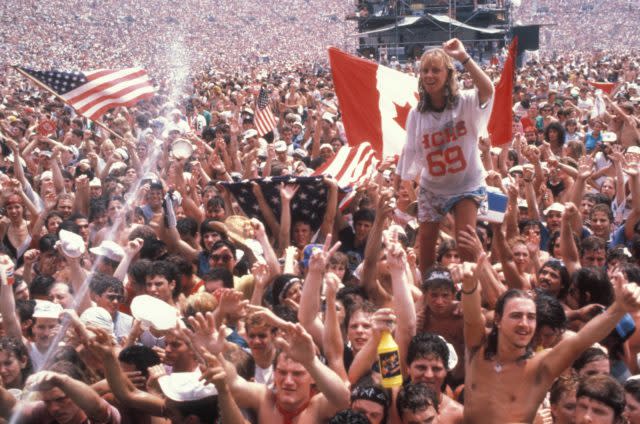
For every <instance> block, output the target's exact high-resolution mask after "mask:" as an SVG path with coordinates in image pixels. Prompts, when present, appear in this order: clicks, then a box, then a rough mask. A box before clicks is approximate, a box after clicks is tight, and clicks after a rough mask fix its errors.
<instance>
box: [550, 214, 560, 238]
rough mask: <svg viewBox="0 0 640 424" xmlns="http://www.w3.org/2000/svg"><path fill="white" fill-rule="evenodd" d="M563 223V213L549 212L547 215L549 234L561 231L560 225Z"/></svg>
mask: <svg viewBox="0 0 640 424" xmlns="http://www.w3.org/2000/svg"><path fill="white" fill-rule="evenodd" d="M561 222H562V213H560V212H556V211H549V213H548V214H547V228H548V229H549V232H551V233H553V232H555V231H560V223H561Z"/></svg>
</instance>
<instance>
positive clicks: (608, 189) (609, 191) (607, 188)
mask: <svg viewBox="0 0 640 424" xmlns="http://www.w3.org/2000/svg"><path fill="white" fill-rule="evenodd" d="M600 193H602V194H604V195H605V196H607V197H608V198H609V199H613V196H615V194H616V186H615V183H614V181H613V179H611V178H607V179H606V180H604V182H603V183H602V185H601V186H600Z"/></svg>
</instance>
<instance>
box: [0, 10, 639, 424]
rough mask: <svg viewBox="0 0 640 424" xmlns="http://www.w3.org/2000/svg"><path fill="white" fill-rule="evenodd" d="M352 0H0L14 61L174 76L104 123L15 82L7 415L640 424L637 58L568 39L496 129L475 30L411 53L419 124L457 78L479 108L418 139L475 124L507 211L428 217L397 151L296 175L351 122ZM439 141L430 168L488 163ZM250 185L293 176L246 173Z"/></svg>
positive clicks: (2, 127)
mask: <svg viewBox="0 0 640 424" xmlns="http://www.w3.org/2000/svg"><path fill="white" fill-rule="evenodd" d="M344 3H347V2H339V1H331V2H319V1H311V0H309V1H305V2H302V1H283V2H271V1H268V2H231V1H224V0H219V1H216V2H213V4H210V3H208V2H191V1H190V2H181V3H178V2H170V3H166V2H145V3H144V4H142V5H140V4H138V5H135V6H134V5H132V4H128V5H127V4H122V3H121V2H111V1H107V2H103V3H97V2H75V3H74V4H72V5H65V7H61V5H60V3H58V2H32V1H29V2H21V3H20V4H19V5H18V3H15V4H14V2H4V3H3V4H2V5H0V8H1V9H0V10H1V11H2V12H1V13H2V18H3V26H2V28H0V31H1V34H2V37H3V38H4V40H5V41H4V43H5V46H10V48H5V49H3V50H2V51H0V55H2V56H0V62H2V63H5V64H15V63H21V64H28V65H31V66H33V67H36V68H41V69H48V68H73V69H90V68H99V67H110V68H117V67H125V66H131V65H140V66H143V67H145V68H146V69H148V71H149V73H150V74H151V75H152V76H153V75H156V76H157V77H156V78H155V80H156V83H157V85H158V93H157V95H156V96H155V97H153V98H152V99H149V100H145V101H143V102H140V103H138V104H136V105H135V106H132V107H129V108H125V107H119V108H116V109H112V110H110V111H109V112H108V113H107V114H105V115H104V117H103V118H102V119H101V123H103V124H104V126H106V128H108V129H109V131H107V130H106V129H105V128H103V127H101V126H99V125H96V123H94V122H91V121H88V120H87V119H85V118H83V117H81V116H78V115H76V114H75V113H74V111H73V109H72V108H70V107H68V106H66V105H65V104H63V103H62V102H61V101H59V100H58V99H56V98H55V97H54V96H51V95H50V93H47V92H44V91H43V90H41V89H40V88H38V87H37V86H36V85H34V84H32V83H30V82H28V81H27V80H26V79H25V78H24V76H22V75H20V74H18V73H17V72H16V71H14V70H11V69H8V70H7V72H5V73H3V74H2V75H0V96H1V102H0V148H1V150H0V171H1V173H0V187H1V193H0V206H2V217H1V218H0V241H1V244H0V252H1V253H0V282H1V284H0V314H1V316H2V326H1V329H2V331H1V335H0V382H1V384H0V416H1V417H2V418H3V419H6V420H12V419H14V420H17V421H14V422H45V423H69V424H76V423H77V424H79V423H120V422H127V423H151V422H160V421H163V422H166V421H167V420H170V421H171V422H174V423H224V424H235V423H242V424H245V423H272V422H273V423H284V424H303V423H324V422H331V423H334V424H339V423H356V424H358V423H370V424H381V423H394V424H395V423H403V424H408V423H431V422H438V423H444V424H446V423H459V422H470V423H471V422H473V423H476V422H477V423H504V422H536V423H558V424H563V423H586V422H603V423H604V422H606V423H622V422H627V423H630V424H638V423H640V377H639V376H638V374H640V365H639V363H638V354H639V353H640V332H638V331H635V329H636V326H637V325H639V324H640V288H638V284H640V176H639V172H640V167H639V164H640V125H639V124H640V113H639V112H640V110H639V108H640V92H639V91H638V90H639V87H638V84H640V75H638V71H637V67H638V58H637V57H636V56H633V55H631V54H627V53H620V52H618V51H617V50H616V51H612V52H600V53H591V50H584V51H587V52H589V53H582V54H580V55H578V54H572V55H569V54H566V49H567V48H568V47H569V46H566V45H560V44H558V50H560V51H564V52H565V53H562V54H560V55H558V56H556V57H554V58H553V59H552V60H551V59H548V60H543V61H539V62H535V61H534V62H529V63H527V64H526V65H525V66H524V67H522V68H521V69H518V70H517V74H516V78H515V87H514V98H513V105H512V106H513V107H512V110H513V113H514V121H513V125H512V126H513V139H512V140H510V141H509V142H508V143H507V144H504V145H502V146H492V140H491V136H490V135H489V136H488V137H486V136H485V135H486V134H484V133H483V131H481V130H482V128H480V127H481V125H480V124H478V122H481V121H482V118H481V115H482V116H485V115H488V109H486V108H485V109H482V108H479V103H481V104H485V103H490V102H491V101H492V100H491V96H492V94H491V92H492V89H491V86H492V83H497V81H498V79H499V77H500V70H499V69H498V68H496V66H495V65H491V66H489V67H487V68H486V69H484V70H481V69H480V68H479V67H478V65H476V64H475V63H474V62H473V60H472V59H471V58H470V57H469V56H468V55H467V54H466V52H465V50H464V48H461V47H459V46H458V48H450V49H448V50H447V53H446V54H445V53H441V54H442V57H445V56H446V55H449V56H450V57H452V58H454V59H455V60H456V68H457V70H454V69H453V68H451V69H450V72H448V73H441V74H438V72H441V71H443V69H442V68H439V67H438V66H440V65H441V64H442V63H449V62H448V61H451V59H447V60H444V59H438V60H441V62H439V61H438V60H436V59H430V60H432V61H428V60H423V61H421V62H417V63H416V64H415V66H414V65H413V64H407V65H403V66H398V67H399V68H400V69H402V70H403V71H405V72H408V73H412V74H414V75H418V76H420V78H421V84H424V86H422V85H421V87H422V88H421V89H420V90H419V91H420V93H421V94H420V96H422V97H421V102H420V104H419V106H418V107H417V109H415V110H414V111H412V112H411V114H412V116H414V115H415V116H419V114H422V115H424V116H426V118H415V117H413V118H412V117H410V118H409V122H410V123H409V124H408V128H414V125H413V124H411V122H413V121H412V120H413V119H425V120H426V119H431V118H430V117H431V115H430V114H435V115H437V116H439V117H444V118H442V119H444V120H446V119H445V118H446V117H447V114H448V113H453V112H446V110H447V108H448V107H449V106H445V107H444V108H443V109H442V110H434V109H431V110H430V109H429V107H428V106H427V107H426V110H427V111H426V112H425V111H423V110H421V108H424V107H425V103H429V101H425V100H424V99H425V97H424V96H425V95H424V92H425V90H426V91H427V92H428V90H432V89H433V88H432V86H434V87H435V86H437V87H436V88H437V89H438V90H440V89H442V90H444V85H438V81H440V82H441V83H442V84H445V83H444V80H445V79H446V84H448V85H447V87H448V90H449V91H448V92H447V93H448V94H447V99H448V100H447V102H450V104H451V107H450V109H451V110H455V108H457V107H459V106H460V105H462V106H460V107H464V108H468V109H469V110H476V109H478V110H477V111H476V112H474V113H477V114H478V115H473V114H472V115H471V117H470V118H468V120H467V121H466V123H465V121H462V125H460V122H457V123H456V124H455V127H452V125H454V124H453V120H452V123H448V122H447V124H446V125H447V126H446V127H445V128H444V129H442V131H439V132H434V133H433V134H431V135H429V134H427V133H424V134H423V133H419V134H418V137H419V140H418V143H419V144H420V145H422V146H424V147H425V148H426V147H433V146H436V147H437V146H438V145H439V144H438V143H440V144H442V143H445V142H444V141H442V140H444V139H447V141H446V143H453V144H455V143H456V142H460V143H461V141H460V140H458V138H457V137H460V138H462V137H463V136H465V135H469V134H473V135H474V137H473V140H472V145H471V151H472V154H473V155H475V154H477V158H478V161H477V164H476V166H477V167H478V168H477V169H476V171H478V172H477V176H478V177H479V178H480V180H481V183H482V185H483V190H484V186H485V185H486V186H487V187H489V189H490V191H493V192H494V193H499V194H502V196H504V198H506V202H507V209H506V213H505V216H504V220H503V221H502V222H487V221H483V220H477V222H476V219H475V215H473V216H471V217H469V216H468V214H466V215H465V214H464V210H462V211H459V209H451V210H452V212H451V213H444V214H442V216H440V217H439V218H441V221H440V224H439V226H436V227H435V228H436V232H435V234H433V235H432V236H431V235H430V236H428V237H425V222H426V223H431V221H432V220H434V219H435V218H434V214H435V213H436V211H435V206H436V205H435V203H436V200H439V198H438V197H437V196H436V197H432V198H431V199H430V201H429V202H424V201H423V199H424V189H425V187H424V180H422V179H421V176H420V171H422V170H421V169H419V170H418V171H419V172H418V174H415V172H410V171H408V169H409V168H411V166H409V165H411V163H412V159H416V161H417V160H419V159H422V158H412V157H410V156H411V155H409V154H408V153H407V151H405V153H404V154H403V156H402V157H401V158H400V161H399V162H397V159H396V158H381V160H380V162H379V164H378V167H377V172H376V173H375V175H374V176H372V177H371V178H370V179H369V180H367V181H365V182H362V183H361V184H359V185H358V186H357V187H354V189H355V190H356V195H355V197H354V198H353V199H352V200H351V202H349V203H348V204H347V205H342V203H341V199H342V196H344V195H345V193H344V187H339V184H338V182H337V181H336V179H334V177H335V176H331V175H324V176H323V177H322V181H323V182H322V188H320V189H318V190H317V191H316V192H315V193H313V194H312V195H308V194H307V193H308V191H305V189H304V188H303V187H301V185H302V184H305V183H306V180H304V181H303V179H302V178H301V177H307V176H310V175H313V174H314V171H315V170H319V169H321V167H322V166H323V165H324V164H326V163H327V162H329V161H331V160H332V159H334V158H335V157H336V155H337V154H338V153H339V152H340V149H343V148H346V146H347V144H348V141H349V140H347V139H346V135H345V129H344V125H343V122H342V117H341V114H340V107H339V104H338V101H337V98H336V95H335V92H334V89H333V83H332V80H331V75H330V73H328V72H326V69H322V66H318V64H319V63H322V62H325V61H326V58H325V57H324V49H325V47H326V45H327V44H340V42H341V40H343V33H344V31H346V30H347V29H348V27H345V26H346V25H347V24H345V23H344V22H343V21H342V19H341V18H339V19H333V18H331V16H332V14H334V13H335V15H337V16H338V17H341V16H342V15H344V14H345V13H346V12H345V10H349V8H352V7H353V4H346V5H345V4H344ZM526 3H527V2H523V5H522V6H521V10H522V11H525V10H526V9H525V8H526V7H527V6H526ZM538 3H539V4H541V3H542V2H538ZM550 3H551V2H550ZM573 3H574V2H569V1H560V2H554V3H553V5H552V6H550V7H551V8H552V9H553V10H552V11H550V12H549V13H551V14H553V13H557V14H558V16H560V14H562V13H565V10H566V11H568V10H569V8H570V6H572V5H573V6H575V5H574V4H573ZM592 3H593V5H594V6H598V5H600V4H601V3H600V2H592ZM619 3H620V4H617V3H616V5H617V7H618V10H620V11H621V12H620V13H626V12H624V11H625V10H626V9H624V8H623V6H625V5H626V4H627V3H626V2H619ZM623 3H624V4H623ZM556 8H557V9H556ZM27 10H29V11H30V12H29V13H26V12H25V11H27ZM325 10H326V11H327V12H326V13H323V12H322V11H325ZM596 12H597V7H594V13H596ZM545 13H546V12H545ZM581 13H582V12H581ZM628 13H635V12H632V11H629V12H628ZM194 16H197V18H193V17H194ZM620 16H622V15H620ZM625 22H626V21H625ZM105 25H107V26H105ZM248 28H250V29H251V30H248ZM256 28H259V30H258V29H256ZM345 28H347V29H345ZM252 31H253V32H252ZM287 31H290V32H291V34H295V37H294V36H291V37H287V36H286V34H287ZM27 33H28V34H30V35H31V36H30V37H25V36H24V34H27ZM582 33H583V34H584V36H585V39H586V37H588V36H589V34H586V31H583V32H582ZM255 34H259V36H256V35H255ZM79 35H82V36H81V37H79ZM567 37H569V36H567ZM612 37H613V36H612ZM43 39H46V40H48V43H42V40H43ZM612 39H613V38H612ZM567 42H568V41H567ZM453 45H455V43H454V44H453ZM593 45H594V44H592V45H591V46H590V48H591V47H592V46H593ZM627 46H628V44H627ZM577 47H580V46H577ZM451 51H453V53H451ZM432 54H440V53H432ZM263 56H269V60H270V65H269V66H260V65H259V62H260V60H262V59H261V58H262V57H263ZM174 58H175V59H176V60H175V61H173V60H172V59H174ZM434 63H435V65H434ZM445 74H446V75H447V76H446V77H445V76H444V75H445ZM434 75H435V76H434ZM438 75H440V76H438ZM180 76H182V79H181V78H179V77H180ZM485 77H486V79H484V78H485ZM433 81H435V82H433ZM178 82H180V84H179V85H181V87H180V90H178V91H176V90H177V89H176V86H177V84H178ZM593 82H601V83H604V82H608V83H610V86H606V85H605V86H597V85H594V84H593ZM474 85H475V86H476V87H475V88H474ZM458 86H459V89H458ZM425 87H426V88H425ZM599 87H600V88H599ZM602 87H604V89H605V90H606V91H605V92H603V91H602ZM261 89H262V90H264V91H265V92H266V93H267V96H268V108H270V110H271V111H272V113H273V114H274V116H275V117H276V121H277V123H276V127H275V128H274V129H273V131H272V132H270V133H267V134H260V133H258V130H257V125H256V112H257V108H256V100H257V98H258V95H259V92H260V90H261ZM433 99H435V97H434V98H433ZM478 102H479V103H478ZM434 104H435V103H434ZM431 106H433V104H432V105H431ZM436 109H437V108H436ZM480 110H484V112H482V111H480ZM438 119H440V118H438ZM425 122H427V121H425ZM472 129H473V130H472ZM468 130H469V131H468ZM471 130H472V131H471ZM409 131H410V133H411V131H412V130H411V129H410V130H409ZM414 132H415V131H414ZM476 132H478V133H479V134H480V135H481V136H480V137H479V139H478V140H477V143H476V138H475V134H476ZM454 133H455V134H454ZM423 136H424V138H423ZM409 139H411V135H410V136H409ZM351 141H352V140H351ZM430 143H432V144H433V146H428V145H429V144H430ZM447 146H450V144H447ZM453 149H454V150H450V151H451V152H457V151H458V150H455V146H453ZM416 151H418V150H416ZM443 151H444V152H447V151H449V150H443ZM440 153H441V152H438V154H440ZM443 154H444V160H445V162H441V161H436V162H432V161H430V160H429V159H428V158H427V162H428V166H427V167H428V168H429V171H430V172H431V171H435V173H446V172H451V171H453V173H457V172H458V171H459V170H460V168H459V167H458V164H460V163H464V164H465V165H464V166H465V167H466V166H467V162H468V163H469V164H470V163H472V162H471V160H470V157H469V155H467V156H466V160H465V157H464V156H463V157H460V156H459V154H458V153H456V154H455V155H454V154H453V153H451V154H448V153H443ZM466 154H467V152H465V155H466ZM429 157H432V158H433V156H431V153H430V154H429ZM414 163H415V161H414ZM408 164H409V165H408ZM432 168H433V169H432ZM441 171H442V172H441ZM469 174H470V173H463V174H462V175H461V176H460V181H462V184H464V183H465V181H468V179H469V178H470V177H469ZM257 179H261V182H263V183H265V182H266V183H269V182H270V181H274V180H275V181H279V182H281V183H280V184H279V185H277V186H275V188H274V189H273V191H270V192H267V191H266V188H265V187H266V186H265V185H261V184H257V183H256V182H254V183H252V184H251V185H249V186H246V187H244V188H241V189H240V190H244V191H233V190H232V188H231V187H232V186H231V184H233V183H238V182H242V181H245V182H246V181H250V180H257ZM448 181H451V180H448ZM426 188H427V189H428V188H429V187H426ZM452 188H453V189H454V190H456V189H460V186H459V184H456V187H452ZM232 191H233V192H234V193H236V194H233V193H232ZM483 193H484V191H483ZM248 195H252V196H253V197H252V199H254V200H253V201H252V202H253V203H249V204H248V206H247V202H241V201H239V198H238V197H239V196H242V197H243V198H244V197H246V196H248ZM272 197H275V199H273V198H272ZM478 197H480V196H478ZM466 200H469V199H468V198H467V199H466ZM320 204H322V205H323V206H322V208H321V207H320V206H319V205H320ZM243 205H244V209H243V207H242V206H243ZM274 205H276V206H274ZM476 206H477V205H476ZM430 208H431V209H430ZM425 210H426V212H425ZM305 211H306V212H305ZM311 214H319V215H320V219H317V220H314V219H311V218H310V216H311ZM425 214H426V215H425ZM256 215H257V216H260V219H256V218H251V216H256ZM425 216H426V217H425ZM469 219H471V221H472V225H462V224H461V223H466V222H467V221H468V220H469ZM432 230H433V228H430V229H429V230H427V231H432ZM394 340H395V341H394ZM598 420H599V421H598Z"/></svg>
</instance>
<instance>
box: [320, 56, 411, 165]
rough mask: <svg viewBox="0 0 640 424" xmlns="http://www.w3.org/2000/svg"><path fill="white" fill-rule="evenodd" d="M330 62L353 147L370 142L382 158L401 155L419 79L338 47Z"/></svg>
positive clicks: (343, 117)
mask: <svg viewBox="0 0 640 424" xmlns="http://www.w3.org/2000/svg"><path fill="white" fill-rule="evenodd" d="M329 60H330V61H331V72H332V74H333V83H334V88H335V91H336V95H337V96H338V101H339V103H340V110H341V111H342V121H343V123H344V129H345V132H346V134H347V140H348V142H349V144H350V145H352V146H354V145H358V144H360V143H363V142H369V143H370V144H371V147H372V148H373V150H374V151H375V152H376V156H378V157H388V156H399V155H400V153H402V147H403V146H404V143H405V138H406V131H405V123H406V121H407V116H408V115H409V111H410V110H411V108H412V107H414V106H415V105H416V104H418V79H417V78H415V77H413V76H411V75H408V74H404V73H402V72H399V71H396V70H394V69H391V68H388V67H386V66H382V65H378V64H377V63H374V62H371V61H369V60H366V59H361V58H358V57H355V56H352V55H350V54H348V53H345V52H343V51H341V50H339V49H337V48H335V47H330V48H329Z"/></svg>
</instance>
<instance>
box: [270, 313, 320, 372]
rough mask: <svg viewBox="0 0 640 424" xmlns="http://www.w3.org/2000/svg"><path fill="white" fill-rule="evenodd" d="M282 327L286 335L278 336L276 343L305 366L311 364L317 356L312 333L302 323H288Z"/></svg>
mask: <svg viewBox="0 0 640 424" xmlns="http://www.w3.org/2000/svg"><path fill="white" fill-rule="evenodd" d="M280 329H281V330H282V332H283V334H284V336H283V337H278V338H276V340H275V343H276V345H277V346H278V347H279V348H280V349H282V350H283V351H284V352H285V353H286V354H287V356H288V357H289V358H291V359H293V360H294V361H296V362H299V363H301V364H302V365H304V366H309V365H311V364H312V363H313V361H314V359H315V357H316V349H315V345H314V344H313V339H312V338H311V335H310V334H309V333H307V331H306V330H305V329H304V327H302V325H300V324H292V323H286V324H285V325H283V326H282V327H280Z"/></svg>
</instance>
